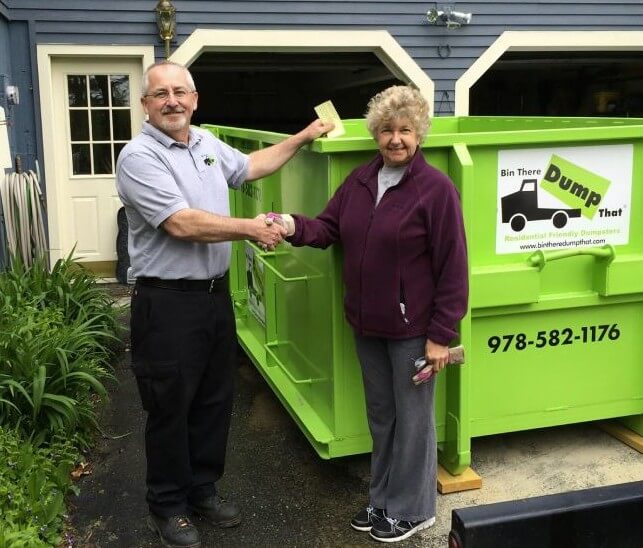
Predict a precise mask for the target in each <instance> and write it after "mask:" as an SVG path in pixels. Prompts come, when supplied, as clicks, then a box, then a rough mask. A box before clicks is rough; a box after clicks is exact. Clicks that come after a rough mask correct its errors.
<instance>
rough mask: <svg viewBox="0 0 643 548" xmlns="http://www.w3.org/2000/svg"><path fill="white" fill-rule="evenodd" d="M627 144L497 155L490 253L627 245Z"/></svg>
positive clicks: (629, 165)
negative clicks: (493, 239)
mask: <svg viewBox="0 0 643 548" xmlns="http://www.w3.org/2000/svg"><path fill="white" fill-rule="evenodd" d="M632 166H633V146H632V145H605V146H588V147H567V148H556V149H554V148H542V149H520V150H518V149H512V150H500V151H499V152H498V173H497V181H498V190H497V216H496V218H497V220H496V253H499V254H504V253H528V252H530V251H535V250H538V249H543V250H547V249H566V248H579V247H599V246H601V245H604V244H613V245H616V244H619V245H622V244H627V243H628V242H629V226H630V209H631V194H632Z"/></svg>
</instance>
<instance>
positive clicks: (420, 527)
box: [370, 517, 435, 542]
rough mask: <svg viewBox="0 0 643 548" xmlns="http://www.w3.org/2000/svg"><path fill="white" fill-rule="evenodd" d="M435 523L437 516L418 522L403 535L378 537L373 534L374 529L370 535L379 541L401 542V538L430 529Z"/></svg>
mask: <svg viewBox="0 0 643 548" xmlns="http://www.w3.org/2000/svg"><path fill="white" fill-rule="evenodd" d="M434 523H435V517H433V518H430V519H427V520H426V521H423V522H421V523H418V524H417V525H416V526H415V527H413V529H409V530H408V531H407V532H406V533H404V534H403V535H400V536H399V537H390V538H385V537H377V536H375V535H374V534H373V532H372V531H371V533H370V535H371V538H373V539H375V540H377V541H379V542H400V541H401V540H405V539H407V538H409V537H410V536H411V535H414V534H415V533H417V532H418V531H422V530H423V529H428V528H429V527H432V526H433V524H434Z"/></svg>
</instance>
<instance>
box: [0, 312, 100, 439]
mask: <svg viewBox="0 0 643 548" xmlns="http://www.w3.org/2000/svg"><path fill="white" fill-rule="evenodd" d="M61 316H62V312H61V311H60V310H59V309H56V308H52V309H45V310H42V311H40V310H38V309H36V308H34V307H33V306H23V307H22V308H20V309H17V308H12V307H6V308H5V315H4V318H3V319H2V321H0V356H1V357H0V424H8V425H11V426H15V427H17V428H18V429H19V430H20V431H21V432H22V434H23V435H24V436H25V437H29V436H30V435H32V433H35V434H36V435H37V436H38V435H42V436H44V437H45V438H46V437H48V436H50V435H51V434H53V433H55V432H67V433H73V432H75V431H77V430H80V431H82V432H87V431H88V430H90V429H91V427H92V426H95V416H94V412H93V410H92V407H91V405H90V403H91V401H90V398H91V395H92V391H93V392H94V393H96V394H98V395H100V396H101V397H104V396H106V395H107V393H106V390H105V388H104V386H103V384H102V382H101V381H102V380H104V379H105V378H107V377H109V376H110V373H109V371H108V369H107V368H108V366H109V362H108V357H109V356H108V354H107V352H106V350H105V348H104V347H103V346H102V345H101V344H100V343H99V342H98V335H100V334H101V331H100V330H99V329H96V328H95V324H96V322H95V321H94V320H93V319H88V320H85V321H82V322H81V321H80V320H76V321H74V322H73V323H68V324H65V323H63V321H62V318H61Z"/></svg>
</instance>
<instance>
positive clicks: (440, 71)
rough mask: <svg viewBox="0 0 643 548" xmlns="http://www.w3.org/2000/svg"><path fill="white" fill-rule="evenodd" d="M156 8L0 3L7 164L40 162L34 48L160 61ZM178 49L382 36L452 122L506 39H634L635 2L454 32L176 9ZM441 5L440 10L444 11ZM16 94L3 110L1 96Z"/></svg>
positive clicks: (24, 0) (601, 0)
mask: <svg viewBox="0 0 643 548" xmlns="http://www.w3.org/2000/svg"><path fill="white" fill-rule="evenodd" d="M156 3H157V0H128V1H124V0H116V1H110V0H101V1H97V0H56V1H55V2H51V0H47V1H44V0H0V105H2V106H3V107H4V108H5V110H7V114H8V115H9V116H11V117H12V120H11V127H10V139H11V148H12V155H14V156H15V154H20V155H21V156H22V157H23V160H24V165H25V168H27V169H33V168H34V166H35V160H36V159H39V158H42V157H43V154H42V150H41V147H42V138H41V128H40V122H39V120H40V114H39V112H38V109H39V102H38V90H39V83H38V81H37V69H36V62H35V49H36V46H37V45H38V44H91V45H105V46H108V45H112V44H121V45H141V44H153V45H154V46H155V54H156V57H157V58H162V57H163V55H164V51H163V44H162V43H161V41H160V39H159V37H158V34H157V27H156V21H155V13H154V8H155V6H156ZM173 4H174V6H175V7H176V10H177V37H176V39H175V40H174V41H173V43H172V49H176V48H177V47H178V46H180V45H181V44H182V43H183V42H184V41H185V40H186V39H187V38H188V37H189V36H190V35H191V34H192V32H193V31H194V30H196V29H199V28H201V29H215V28H216V29H241V30H248V29H289V30H295V29H296V30H313V31H314V30H351V29H354V30H386V31H388V32H389V33H390V34H391V35H392V36H393V37H394V38H395V39H396V40H397V41H398V43H399V44H400V45H401V46H402V47H403V48H404V49H405V50H406V52H407V53H408V54H409V55H410V56H411V57H412V58H413V59H414V60H415V62H416V63H417V64H418V66H420V68H421V69H423V70H424V71H425V72H426V73H427V75H428V76H429V77H430V78H431V79H432V80H433V81H434V83H435V113H436V114H437V115H450V114H452V113H453V111H454V106H455V91H454V90H455V82H456V81H457V79H458V78H460V76H462V74H463V73H464V72H465V71H466V70H467V69H469V68H470V67H471V65H472V64H473V63H474V62H475V61H476V60H477V59H478V58H479V57H480V55H481V54H482V53H483V52H485V50H486V49H487V48H489V46H490V45H491V44H493V43H494V42H495V41H496V40H497V38H498V37H499V36H500V35H501V34H502V33H503V32H504V31H507V30H513V31H519V30H525V31H545V30H547V31H564V30H574V31H578V30H589V31H592V30H593V31H606V30H614V31H617V30H618V31H628V30H630V31H640V30H641V29H643V2H641V1H640V0H619V1H615V0H582V1H580V0H578V1H576V0H568V1H552V0H538V1H531V2H530V1H525V2H516V1H515V0H506V1H505V0H494V1H485V0H478V1H469V2H455V6H454V7H455V9H456V10H457V11H461V12H471V13H472V14H473V18H472V21H471V24H469V25H466V26H463V27H461V28H459V29H456V30H448V29H446V27H444V26H434V25H430V24H429V23H428V22H427V20H426V12H427V10H429V9H430V8H432V7H436V2H431V1H426V0H406V1H391V0H389V1H384V0H348V1H341V2H340V1H319V0H279V1H274V2H273V1H256V0H255V1H250V0H248V1H243V0H239V1H222V0H220V1H210V0H173ZM442 4H443V3H442V2H440V1H438V2H437V7H441V6H442ZM8 83H11V84H13V85H17V86H19V88H20V106H19V108H15V107H14V108H12V109H11V108H8V106H7V105H6V98H5V94H4V87H5V86H6V85H7V84H8Z"/></svg>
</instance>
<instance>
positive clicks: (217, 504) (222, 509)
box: [188, 495, 241, 527]
mask: <svg viewBox="0 0 643 548" xmlns="http://www.w3.org/2000/svg"><path fill="white" fill-rule="evenodd" d="M188 507H189V509H190V510H192V512H194V513H195V514H197V515H199V516H201V517H202V518H203V519H205V520H206V521H209V522H210V523H211V524H212V525H214V526H216V527H234V526H235V525H239V524H240V523H241V510H239V507H238V506H237V505H236V504H235V503H234V502H229V501H227V500H224V499H222V498H221V497H220V496H219V495H212V496H210V497H207V498H205V499H202V500H199V501H197V502H192V503H189V505H188Z"/></svg>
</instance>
